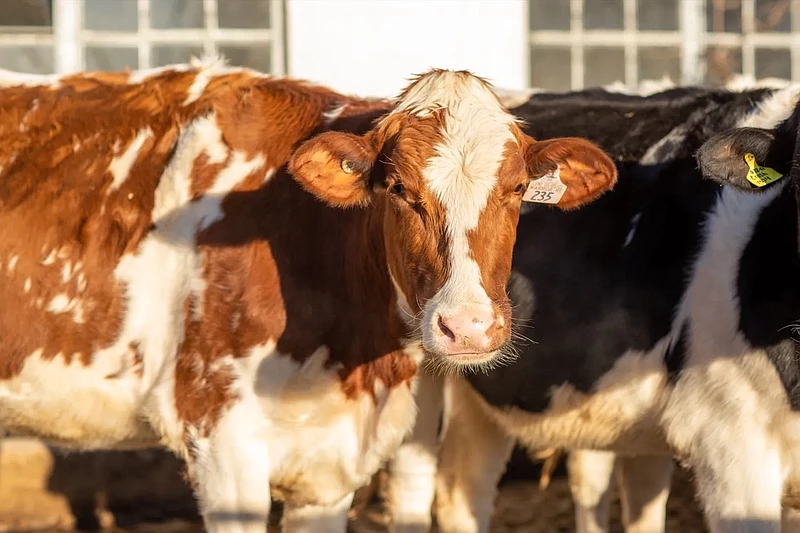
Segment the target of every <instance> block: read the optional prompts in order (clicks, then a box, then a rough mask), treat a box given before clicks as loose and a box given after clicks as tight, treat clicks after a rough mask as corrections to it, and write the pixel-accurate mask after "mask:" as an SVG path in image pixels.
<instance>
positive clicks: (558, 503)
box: [275, 460, 707, 533]
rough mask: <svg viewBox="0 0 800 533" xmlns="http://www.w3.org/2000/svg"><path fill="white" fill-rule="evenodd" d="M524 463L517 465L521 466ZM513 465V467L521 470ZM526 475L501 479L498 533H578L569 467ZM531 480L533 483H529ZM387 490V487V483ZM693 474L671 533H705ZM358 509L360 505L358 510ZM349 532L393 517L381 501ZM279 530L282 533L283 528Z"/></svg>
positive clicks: (615, 517) (681, 487)
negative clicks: (546, 478) (541, 478)
mask: <svg viewBox="0 0 800 533" xmlns="http://www.w3.org/2000/svg"><path fill="white" fill-rule="evenodd" d="M519 463H520V461H519V460H518V461H517V462H516V465H519ZM516 465H513V464H512V466H516ZM523 468H524V470H525V472H520V473H513V472H512V473H509V474H511V475H507V476H506V477H505V479H504V480H503V481H501V487H500V493H499V495H498V497H497V501H496V503H495V512H494V517H493V519H492V528H491V531H492V533H512V532H513V533H572V532H573V531H575V522H574V519H573V507H572V498H571V497H570V494H569V486H568V485H567V480H566V478H565V477H564V476H563V468H560V469H559V471H558V472H557V474H558V477H555V478H554V479H553V480H552V481H551V483H550V485H549V487H548V488H547V489H546V490H544V491H541V490H540V489H539V486H538V469H537V468H535V467H534V468H532V467H527V468H526V467H525V466H523ZM526 478H527V479H526ZM384 486H385V485H384ZM693 490H694V489H693V486H692V483H691V479H690V474H689V473H688V472H686V471H684V470H680V471H677V472H676V475H675V478H674V482H673V489H672V492H671V495H670V498H669V501H668V502H667V528H666V529H667V532H668V533H676V532H681V533H705V532H706V531H707V529H706V528H705V525H704V524H703V517H702V515H701V514H700V511H699V509H698V508H697V506H696V505H695V504H694V494H693ZM354 507H355V506H354ZM351 515H357V516H355V518H354V520H352V523H351V525H352V527H351V528H350V532H349V533H380V532H384V531H386V523H387V520H388V517H387V515H386V513H385V509H384V506H383V502H382V501H381V500H380V498H378V499H377V501H372V502H371V503H370V505H369V506H367V507H366V508H364V509H363V510H359V511H358V512H357V513H356V512H353V511H351ZM275 531H278V530H277V529H276V530H275ZM610 533H623V529H622V523H621V518H620V507H619V500H618V499H617V498H616V495H615V497H614V501H613V503H612V509H611V531H610Z"/></svg>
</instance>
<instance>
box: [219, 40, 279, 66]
mask: <svg viewBox="0 0 800 533" xmlns="http://www.w3.org/2000/svg"><path fill="white" fill-rule="evenodd" d="M219 51H220V53H221V54H222V55H223V56H224V57H225V58H226V59H227V60H228V64H230V65H237V66H240V67H250V68H252V69H255V70H258V71H261V72H267V73H268V72H270V69H272V58H271V57H270V54H271V53H272V52H271V50H270V46H269V45H268V44H266V43H263V44H251V45H220V47H219Z"/></svg>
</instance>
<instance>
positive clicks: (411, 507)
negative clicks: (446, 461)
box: [389, 371, 444, 533]
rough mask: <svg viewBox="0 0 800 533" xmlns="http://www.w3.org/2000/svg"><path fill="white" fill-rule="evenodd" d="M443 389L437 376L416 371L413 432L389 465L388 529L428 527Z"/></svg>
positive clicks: (406, 531) (407, 531)
mask: <svg viewBox="0 0 800 533" xmlns="http://www.w3.org/2000/svg"><path fill="white" fill-rule="evenodd" d="M443 393H444V381H443V379H442V378H441V377H438V376H433V375H430V374H428V373H426V372H424V371H423V372H421V373H420V375H419V378H418V382H417V390H416V391H415V393H414V396H415V400H416V403H417V407H418V409H419V411H418V415H417V420H416V424H415V426H414V430H413V433H412V434H411V436H410V437H409V438H408V439H407V440H406V441H405V442H404V443H403V444H402V445H401V446H400V448H399V449H398V451H397V454H396V455H395V457H394V459H393V460H392V461H391V463H390V465H389V471H390V473H391V478H390V479H391V484H390V487H389V508H390V509H391V515H392V529H391V530H392V531H395V532H398V533H400V532H403V533H411V532H419V533H424V532H426V531H428V529H429V528H430V525H431V504H432V503H433V496H434V493H435V487H436V463H437V459H438V451H439V419H440V415H441V414H442V408H443V404H442V401H443Z"/></svg>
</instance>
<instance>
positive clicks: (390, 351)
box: [0, 60, 800, 533]
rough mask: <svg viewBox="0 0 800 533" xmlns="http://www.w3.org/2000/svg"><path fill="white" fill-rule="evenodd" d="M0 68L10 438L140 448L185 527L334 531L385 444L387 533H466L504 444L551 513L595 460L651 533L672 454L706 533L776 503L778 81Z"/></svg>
mask: <svg viewBox="0 0 800 533" xmlns="http://www.w3.org/2000/svg"><path fill="white" fill-rule="evenodd" d="M0 87H2V89H0V228H2V229H0V280H2V281H1V282H0V301H1V302H2V307H0V427H1V428H2V429H3V431H4V432H6V433H7V434H16V435H29V436H37V437H41V438H43V439H46V440H47V441H49V442H51V443H53V444H55V445H59V446H65V447H70V448H78V449H85V450H88V449H98V448H117V449H121V448H137V447H149V446H154V445H161V446H165V447H167V448H169V449H171V450H172V451H174V452H175V453H176V454H178V455H179V456H181V457H183V458H184V459H185V460H186V463H187V468H188V474H189V477H190V479H191V481H192V483H193V487H194V489H195V492H196V495H197V497H198V500H199V503H200V507H201V511H202V514H203V517H204V522H205V526H206V528H207V530H208V531H209V533H263V532H264V530H265V526H266V521H267V516H268V513H269V507H270V501H271V498H272V497H275V498H279V499H282V500H284V501H285V502H286V503H285V507H284V515H283V529H284V531H287V532H299V531H307V532H312V531H314V532H317V531H339V532H344V531H345V529H346V522H347V510H348V509H349V507H350V505H351V502H352V497H353V493H354V491H355V490H356V489H358V488H359V487H361V486H362V485H364V484H366V483H368V482H369V480H370V478H371V476H372V475H373V474H374V473H375V472H376V471H377V470H378V469H379V468H380V467H381V465H382V464H384V463H387V462H388V464H389V471H390V475H391V491H390V493H391V496H390V508H391V513H392V522H393V526H392V527H393V529H394V530H395V531H398V532H399V531H403V532H412V531H419V532H422V531H427V530H428V529H429V528H430V525H431V509H432V507H435V509H434V515H435V516H436V521H437V523H438V528H439V530H440V531H442V532H463V533H469V532H478V531H480V532H486V531H488V527H489V521H490V518H491V514H492V509H493V503H494V498H495V495H496V486H497V482H498V481H499V479H500V477H501V475H502V473H503V471H504V468H505V464H506V461H507V460H508V458H509V456H510V453H511V451H512V448H513V446H514V445H515V444H520V445H522V446H524V447H526V448H528V449H530V450H547V449H558V450H561V449H563V450H567V451H568V452H569V459H568V472H569V476H570V486H571V488H572V492H573V498H574V501H575V509H576V527H577V531H578V532H579V533H595V532H602V531H607V529H608V518H607V517H608V504H609V498H608V493H609V490H610V488H611V481H612V479H613V478H614V477H615V476H616V479H617V481H618V483H619V487H620V489H621V490H620V494H621V500H622V505H623V510H624V522H625V528H626V531H627V532H628V533H658V532H662V531H663V530H664V518H665V516H664V514H665V505H666V500H667V496H668V493H669V487H670V478H671V474H672V469H673V464H674V460H678V461H679V462H681V463H682V464H684V465H686V466H688V467H690V468H692V471H693V476H694V479H695V483H696V487H697V497H698V501H699V502H700V503H701V505H702V508H703V510H704V513H705V516H706V520H707V523H708V525H709V528H710V529H711V531H712V532H714V533H722V532H726V533H727V532H741V533H743V532H748V533H750V532H758V533H766V532H778V531H781V528H782V524H783V525H785V524H786V523H788V521H786V520H784V518H785V516H784V514H783V508H782V499H783V497H784V496H785V495H786V494H788V493H790V492H792V491H793V490H800V415H799V414H798V412H797V411H798V410H800V350H799V349H798V346H797V342H798V341H800V334H798V332H797V331H796V330H797V328H798V326H800V230H799V228H798V223H799V222H800V183H798V179H800V173H798V172H799V171H798V169H797V167H796V166H795V164H794V162H795V160H796V159H797V158H798V157H800V137H798V131H799V130H798V128H800V106H797V103H798V100H800V86H798V85H791V84H788V83H780V82H777V81H775V82H769V83H761V84H749V85H746V86H738V87H732V86H728V87H724V88H723V87H720V88H710V87H671V88H666V89H662V90H659V91H656V92H653V93H652V94H626V93H621V92H617V91H612V90H609V89H592V90H585V91H580V92H566V93H558V94H556V93H546V92H531V93H526V94H524V95H521V94H513V93H503V94H499V93H498V92H496V91H495V89H493V88H492V87H491V85H489V84H488V83H487V82H485V81H484V80H482V79H480V78H478V77H476V76H474V75H472V74H470V73H467V72H456V71H447V70H431V71H429V72H427V73H425V74H422V75H420V76H418V77H416V78H415V79H413V80H412V81H411V82H410V84H409V85H408V87H407V88H406V89H405V90H404V91H403V92H402V93H401V94H400V95H399V96H398V97H397V98H396V99H393V100H382V99H364V98H356V97H352V96H346V95H342V94H338V93H336V92H334V91H331V90H329V89H326V88H323V87H319V86H315V85H312V84H309V83H305V82H302V81H298V80H292V79H285V78H272V77H268V76H265V75H261V74H259V73H256V72H253V71H251V70H248V69H243V68H233V67H228V66H225V65H224V64H222V63H221V62H219V61H215V60H208V61H202V62H192V63H191V64H188V65H173V66H170V67H166V68H160V69H154V70H150V71H133V72H120V73H108V72H94V73H91V72H87V73H80V74H75V75H68V76H62V77H56V76H32V75H31V76H28V75H20V74H16V73H11V72H7V71H0ZM434 496H435V498H434ZM434 500H435V501H434ZM783 530H784V531H785V530H786V527H784V528H783Z"/></svg>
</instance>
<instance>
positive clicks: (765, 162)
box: [697, 106, 800, 194]
mask: <svg viewBox="0 0 800 533" xmlns="http://www.w3.org/2000/svg"><path fill="white" fill-rule="evenodd" d="M798 125H800V106H798V107H796V108H795V110H794V112H793V113H792V116H790V117H789V118H788V119H787V120H786V121H784V122H782V123H781V124H779V125H778V126H777V127H775V128H773V129H766V128H753V127H742V128H734V129H731V130H728V131H726V132H724V133H720V134H718V135H716V136H714V137H712V138H711V139H709V140H708V141H706V142H705V143H704V144H703V145H702V146H701V147H700V149H699V150H698V151H697V162H698V165H699V166H700V170H701V171H702V173H703V176H704V177H706V178H708V179H711V180H714V181H716V182H717V183H720V184H722V185H726V186H731V187H734V188H735V189H738V190H741V191H746V192H750V193H753V194H761V193H764V192H765V191H768V190H771V189H772V188H773V187H774V186H780V185H782V184H784V183H786V180H785V179H780V178H782V177H783V176H788V174H789V173H790V171H791V169H792V164H793V161H795V160H796V157H797V155H798V154H800V144H798V140H800V139H799V138H798ZM779 175H780V176H779Z"/></svg>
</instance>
